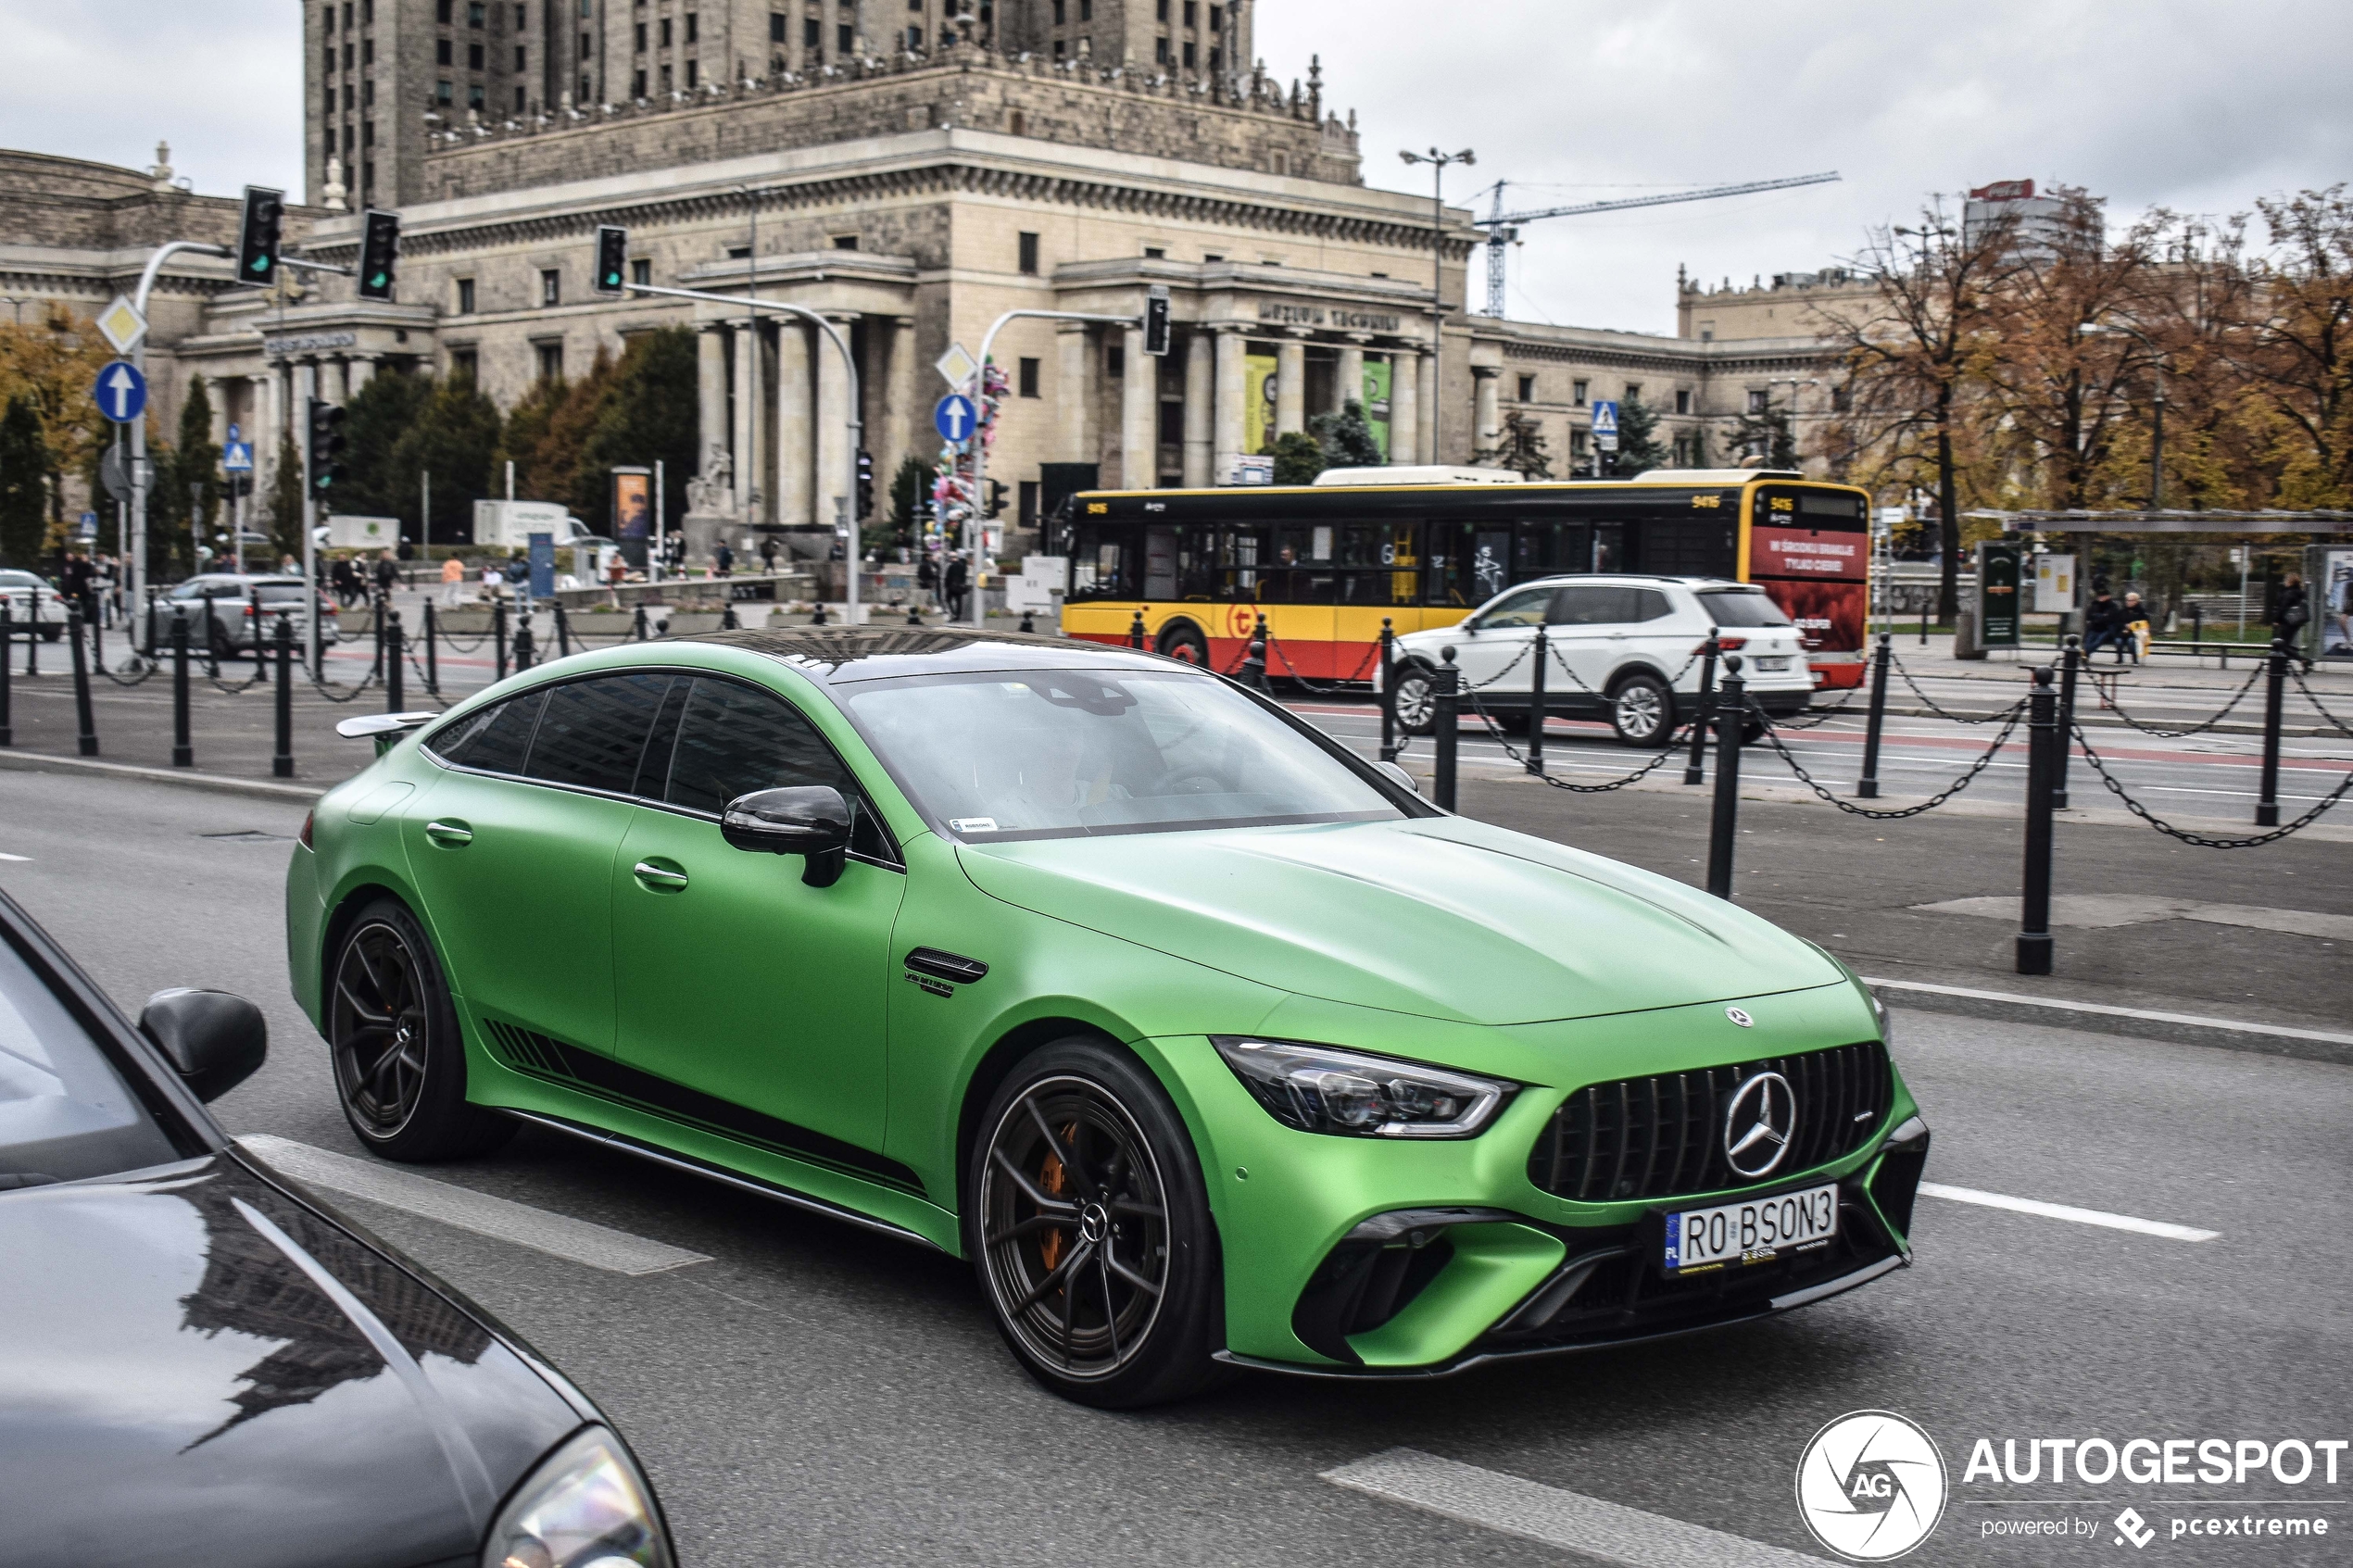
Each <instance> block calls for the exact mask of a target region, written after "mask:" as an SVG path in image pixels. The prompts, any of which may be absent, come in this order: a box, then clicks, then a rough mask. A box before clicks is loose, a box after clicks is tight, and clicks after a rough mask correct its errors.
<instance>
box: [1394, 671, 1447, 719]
mask: <svg viewBox="0 0 2353 1568" xmlns="http://www.w3.org/2000/svg"><path fill="white" fill-rule="evenodd" d="M1395 679H1396V683H1397V690H1396V695H1395V696H1392V697H1390V706H1391V707H1392V708H1393V709H1395V711H1396V714H1397V727H1398V728H1399V729H1401V730H1403V731H1404V732H1405V733H1406V734H1409V735H1426V734H1430V733H1431V732H1432V731H1434V730H1436V729H1437V728H1438V677H1437V675H1436V674H1435V673H1434V672H1433V671H1431V670H1430V668H1429V666H1428V665H1427V664H1399V665H1397V666H1396V667H1395Z"/></svg>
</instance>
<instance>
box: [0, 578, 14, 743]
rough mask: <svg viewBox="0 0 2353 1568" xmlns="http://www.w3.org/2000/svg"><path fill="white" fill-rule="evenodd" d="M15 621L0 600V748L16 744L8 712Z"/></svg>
mask: <svg viewBox="0 0 2353 1568" xmlns="http://www.w3.org/2000/svg"><path fill="white" fill-rule="evenodd" d="M15 621H16V612H15V610H14V609H12V608H10V607H9V604H8V601H7V600H6V599H0V746H14V745H16V744H17V726H16V719H15V716H14V715H13V714H12V713H11V712H10V711H9V709H11V707H13V706H14V702H15V697H16V694H15V692H13V691H12V690H11V689H10V684H11V681H12V679H13V677H12V676H11V674H10V670H11V666H10V665H9V663H8V654H9V652H10V649H9V647H8V639H9V638H10V637H12V636H14V635H16V633H15V632H14V631H13V630H12V626H13V623H14V622H15Z"/></svg>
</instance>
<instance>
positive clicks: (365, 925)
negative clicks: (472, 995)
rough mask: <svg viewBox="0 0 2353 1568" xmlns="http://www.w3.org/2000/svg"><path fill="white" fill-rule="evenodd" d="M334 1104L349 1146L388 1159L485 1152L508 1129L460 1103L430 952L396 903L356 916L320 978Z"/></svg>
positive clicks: (450, 1008)
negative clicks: (354, 1138) (356, 1144)
mask: <svg viewBox="0 0 2353 1568" xmlns="http://www.w3.org/2000/svg"><path fill="white" fill-rule="evenodd" d="M328 985H329V990H328V994H327V1007H326V1012H327V1045H328V1051H329V1054H330V1056H331V1057H332V1058H333V1062H334V1073H335V1097H336V1098H337V1099H339V1100H341V1101H342V1102H343V1114H344V1120H346V1122H349V1123H351V1130H352V1131H353V1132H355V1133H357V1134H359V1141H360V1142H362V1143H364V1144H366V1145H367V1146H368V1147H369V1148H371V1149H373V1150H374V1151H375V1152H377V1153H378V1154H381V1155H383V1156H384V1157H385V1158H386V1159H388V1160H411V1161H426V1160H457V1159H462V1158H464V1157H465V1156H467V1155H472V1154H487V1153H488V1152H490V1151H491V1150H492V1149H494V1148H497V1147H498V1146H499V1145H500V1144H503V1143H505V1142H506V1141H507V1140H508V1139H509V1138H510V1137H512V1136H514V1133H515V1123H513V1122H511V1121H510V1120H509V1119H508V1118H506V1117H504V1116H500V1115H497V1114H496V1113H494V1112H491V1111H487V1110H482V1109H481V1108H480V1107H478V1106H473V1105H469V1104H468V1103H467V1102H466V1048H465V1044H464V1041H463V1039H462V1037H461V1036H460V1035H459V1033H458V1010H457V1008H456V1007H455V1006H454V1005H453V1004H452V1002H451V1001H450V997H449V987H448V985H447V983H446V982H445V981H444V980H443V978H442V973H441V965H440V963H439V961H438V960H436V959H435V958H434V951H433V945H432V944H431V943H430V942H428V941H426V939H425V934H424V932H423V931H422V929H420V928H419V926H418V924H417V922H416V919H415V917H414V916H412V915H410V914H409V911H408V910H407V909H404V908H402V907H401V906H400V905H399V904H398V903H396V902H395V901H394V900H392V899H389V898H379V899H377V900H376V901H375V902H373V903H371V904H370V905H369V906H368V907H367V908H366V909H363V910H361V911H360V913H359V919H357V920H355V921H353V922H351V926H350V929H349V930H348V931H346V933H345V934H344V937H343V940H342V942H341V943H339V944H338V945H337V947H336V949H335V959H334V965H333V969H332V970H330V971H329V974H328Z"/></svg>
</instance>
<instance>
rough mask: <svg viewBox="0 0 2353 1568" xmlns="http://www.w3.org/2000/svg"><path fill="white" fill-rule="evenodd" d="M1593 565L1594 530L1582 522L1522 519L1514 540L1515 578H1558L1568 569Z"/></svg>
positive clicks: (1585, 569) (1513, 569) (1572, 569)
mask: <svg viewBox="0 0 2353 1568" xmlns="http://www.w3.org/2000/svg"><path fill="white" fill-rule="evenodd" d="M1592 564H1593V543H1592V528H1591V527H1590V526H1588V525H1587V524H1585V523H1581V522H1560V521H1527V520H1522V521H1521V522H1520V523H1519V524H1518V526H1517V528H1516V530H1515V532H1514V535H1513V540H1512V581H1513V582H1515V583H1525V582H1527V581H1528V580H1529V578H1532V577H1555V576H1558V575H1560V574H1561V573H1562V572H1567V571H1592Z"/></svg>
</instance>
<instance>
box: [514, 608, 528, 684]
mask: <svg viewBox="0 0 2353 1568" xmlns="http://www.w3.org/2000/svg"><path fill="white" fill-rule="evenodd" d="M530 668H531V617H530V616H528V615H526V616H524V617H523V618H522V620H521V621H519V622H517V623H516V626H515V673H516V674H518V675H520V674H522V672H523V671H526V670H528V669H530Z"/></svg>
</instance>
